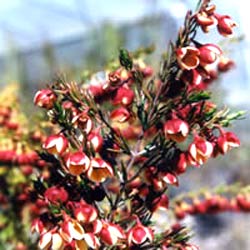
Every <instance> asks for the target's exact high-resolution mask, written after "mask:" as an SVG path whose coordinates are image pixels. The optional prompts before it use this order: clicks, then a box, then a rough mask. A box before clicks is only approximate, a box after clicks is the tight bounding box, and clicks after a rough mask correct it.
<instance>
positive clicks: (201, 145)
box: [188, 136, 213, 165]
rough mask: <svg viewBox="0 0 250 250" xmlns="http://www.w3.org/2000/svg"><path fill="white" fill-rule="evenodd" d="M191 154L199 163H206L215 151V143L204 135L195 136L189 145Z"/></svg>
mask: <svg viewBox="0 0 250 250" xmlns="http://www.w3.org/2000/svg"><path fill="white" fill-rule="evenodd" d="M188 151H189V154H190V156H191V158H192V159H193V161H194V162H196V163H197V164H198V165H202V164H204V163H205V162H206V161H207V159H208V158H210V157H211V155H212V153H213V144H212V143H211V142H209V141H207V140H206V139H204V138H203V137H200V136H195V138H194V141H193V142H192V143H191V144H190V145H189V150H188Z"/></svg>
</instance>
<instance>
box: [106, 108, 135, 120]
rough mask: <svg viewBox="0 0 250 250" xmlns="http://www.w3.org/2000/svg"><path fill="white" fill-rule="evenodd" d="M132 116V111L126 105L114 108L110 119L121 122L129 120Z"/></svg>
mask: <svg viewBox="0 0 250 250" xmlns="http://www.w3.org/2000/svg"><path fill="white" fill-rule="evenodd" d="M130 117H131V114H130V112H129V111H128V110H127V109H126V108H124V107H120V108H118V109H114V110H113V111H112V112H111V114H110V119H111V120H112V121H113V122H119V123H123V122H126V121H128V120H129V118H130Z"/></svg>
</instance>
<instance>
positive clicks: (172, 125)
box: [163, 118, 189, 142]
mask: <svg viewBox="0 0 250 250" xmlns="http://www.w3.org/2000/svg"><path fill="white" fill-rule="evenodd" d="M163 129H164V134H165V136H166V137H167V138H168V139H170V140H173V141H175V142H183V141H184V140H185V139H186V138H187V136H188V133H189V126H188V124H187V123H186V122H185V121H183V120H181V119H178V118H173V119H171V120H168V121H166V122H165V124H164V128H163Z"/></svg>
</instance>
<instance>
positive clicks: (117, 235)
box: [99, 221, 125, 246]
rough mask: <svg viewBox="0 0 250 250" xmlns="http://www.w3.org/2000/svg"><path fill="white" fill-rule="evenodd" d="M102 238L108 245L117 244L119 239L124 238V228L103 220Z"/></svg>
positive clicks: (100, 234)
mask: <svg viewBox="0 0 250 250" xmlns="http://www.w3.org/2000/svg"><path fill="white" fill-rule="evenodd" d="M99 236H100V239H101V240H102V241H103V242H104V243H105V244H107V245H110V246H112V245H115V244H116V243H117V242H118V240H119V239H124V238H125V234H124V232H123V230H122V228H121V227H120V226H118V225H116V224H113V223H109V222H105V221H103V222H102V230H101V231H100V233H99Z"/></svg>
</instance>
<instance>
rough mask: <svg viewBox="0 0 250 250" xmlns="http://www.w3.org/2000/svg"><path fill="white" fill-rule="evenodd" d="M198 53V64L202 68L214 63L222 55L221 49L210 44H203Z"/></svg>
mask: <svg viewBox="0 0 250 250" xmlns="http://www.w3.org/2000/svg"><path fill="white" fill-rule="evenodd" d="M199 52H200V56H199V58H200V64H201V65H202V66H205V65H207V64H212V63H214V62H215V61H216V60H217V59H218V57H219V56H220V55H221V54H222V51H221V49H220V48H219V47H218V46H217V45H215V44H210V43H208V44H204V45H202V46H201V47H199Z"/></svg>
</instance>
